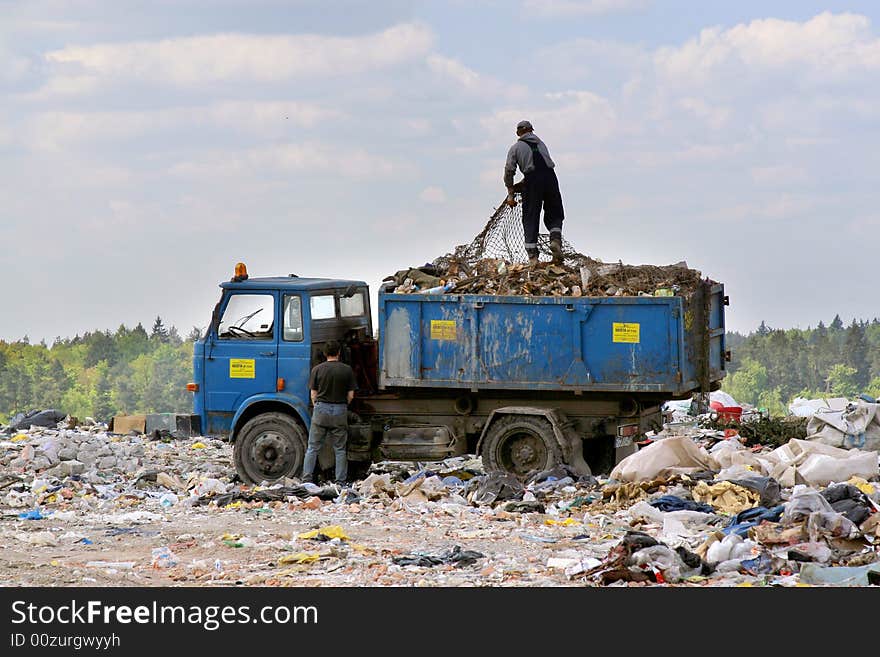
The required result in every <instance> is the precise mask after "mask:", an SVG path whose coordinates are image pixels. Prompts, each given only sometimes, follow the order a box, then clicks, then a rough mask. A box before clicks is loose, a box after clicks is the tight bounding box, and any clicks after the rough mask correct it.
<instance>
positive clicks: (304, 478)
mask: <svg viewBox="0 0 880 657" xmlns="http://www.w3.org/2000/svg"><path fill="white" fill-rule="evenodd" d="M300 481H301V482H302V483H304V484H312V483H314V477H313V476H312V475H310V474H306V475H303V476H302V477H301V478H300Z"/></svg>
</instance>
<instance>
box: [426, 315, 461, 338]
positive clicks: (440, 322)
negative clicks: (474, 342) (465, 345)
mask: <svg viewBox="0 0 880 657" xmlns="http://www.w3.org/2000/svg"><path fill="white" fill-rule="evenodd" d="M431 339H432V340H455V339H456V331H455V320H451V319H432V320H431Z"/></svg>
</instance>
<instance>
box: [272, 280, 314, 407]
mask: <svg viewBox="0 0 880 657" xmlns="http://www.w3.org/2000/svg"><path fill="white" fill-rule="evenodd" d="M307 337H308V336H306V325H305V323H304V322H303V298H302V296H301V295H300V294H298V293H289V294H283V295H282V296H281V341H280V342H279V343H278V377H279V378H281V379H284V390H285V392H289V393H290V394H292V395H296V396H298V397H299V398H300V399H302V400H303V402H305V403H306V404H308V403H309V391H308V388H309V372H310V371H311V365H310V359H311V350H310V347H309V340H308V339H307Z"/></svg>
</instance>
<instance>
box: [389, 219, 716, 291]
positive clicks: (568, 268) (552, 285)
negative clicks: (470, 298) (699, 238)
mask: <svg viewBox="0 0 880 657" xmlns="http://www.w3.org/2000/svg"><path fill="white" fill-rule="evenodd" d="M520 207H521V206H520V205H517V206H516V207H515V208H510V207H509V206H507V205H505V204H502V205H501V207H500V208H498V210H496V212H495V214H493V215H492V217H491V218H490V219H489V222H488V223H487V224H486V226H485V228H484V229H483V231H482V232H481V233H480V234H479V235H477V237H476V238H474V240H473V241H472V242H471V243H470V244H463V245H459V246H457V247H456V248H455V249H454V251H453V252H452V253H447V254H446V255H444V256H441V257H439V258H437V259H435V260H434V261H433V262H432V263H429V264H426V265H424V266H422V267H411V268H408V269H403V270H400V271H398V272H396V273H395V274H393V275H391V276H388V277H386V278H385V279H384V280H385V282H386V283H387V287H386V289H387V290H389V291H392V290H393V291H394V292H395V293H398V294H446V293H450V294H493V295H513V296H573V297H579V296H678V295H682V296H687V295H689V294H690V293H691V292H693V291H694V290H695V289H696V288H697V287H698V286H699V284H700V280H701V273H700V272H699V271H697V270H695V269H690V268H689V267H688V266H687V263H685V262H679V263H676V264H674V265H667V266H655V265H625V264H623V263H622V262H617V263H604V262H600V261H598V260H594V259H593V258H590V257H589V256H585V255H583V254H581V253H578V252H577V251H575V250H574V248H573V247H572V246H571V244H570V243H568V242H566V241H565V240H563V245H562V246H563V248H562V253H563V258H562V262H559V263H553V262H552V261H551V254H550V247H549V241H548V236H547V235H541V236H539V239H538V249H539V252H540V255H539V262H538V263H537V264H535V265H529V264H527V261H528V256H527V254H526V250H525V243H524V239H523V230H522V219H521V214H520V212H519V208H520Z"/></svg>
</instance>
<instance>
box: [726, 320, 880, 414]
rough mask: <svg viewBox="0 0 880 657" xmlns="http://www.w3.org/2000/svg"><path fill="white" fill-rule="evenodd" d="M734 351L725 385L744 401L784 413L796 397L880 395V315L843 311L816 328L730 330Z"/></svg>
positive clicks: (731, 348) (728, 345)
mask: <svg viewBox="0 0 880 657" xmlns="http://www.w3.org/2000/svg"><path fill="white" fill-rule="evenodd" d="M727 348H728V349H730V350H731V352H732V360H731V363H730V365H729V368H730V369H729V370H728V374H727V377H726V378H725V379H724V383H723V385H722V389H723V390H725V391H726V392H728V393H730V394H731V395H732V396H733V398H734V399H736V400H737V401H738V402H740V403H748V404H752V405H754V406H757V407H760V408H766V409H767V410H768V411H770V413H771V414H773V415H785V414H786V413H787V412H788V404H789V403H790V402H791V400H792V399H794V398H795V397H807V398H820V397H846V398H849V399H853V398H854V397H857V396H858V395H859V394H862V393H865V394H868V395H871V396H872V397H875V398H876V397H880V320H878V319H877V318H876V317H875V318H874V319H873V320H872V321H871V322H867V321H858V320H855V319H854V320H853V321H852V323H851V324H850V325H849V326H845V325H844V323H843V321H841V319H840V316H839V315H837V316H835V317H834V319H833V320H832V322H831V323H830V324H829V325H828V326H825V324H824V323H823V322H819V325H818V326H817V327H816V328H813V329H811V328H807V329H803V330H802V329H785V330H783V329H773V328H770V327H768V326H767V325H766V324H765V323H764V322H761V325H760V326H759V327H758V329H757V330H756V331H754V332H753V333H750V334H749V335H742V334H739V333H728V334H727Z"/></svg>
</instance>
